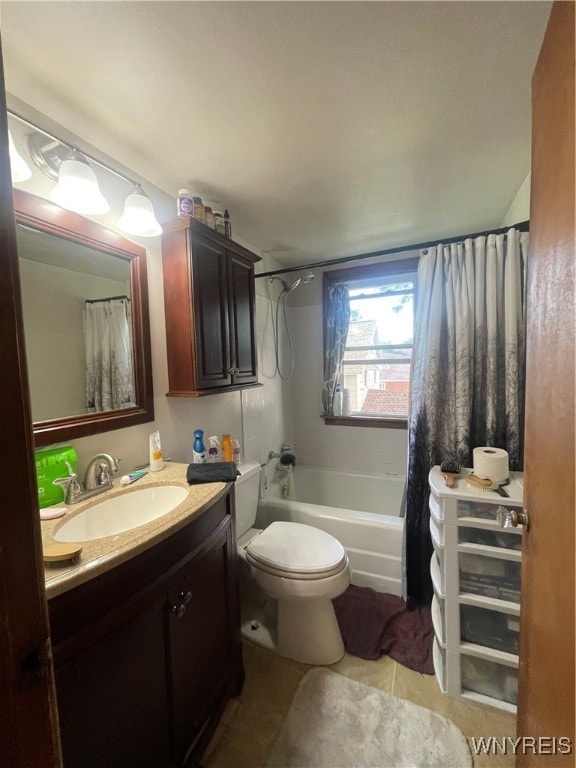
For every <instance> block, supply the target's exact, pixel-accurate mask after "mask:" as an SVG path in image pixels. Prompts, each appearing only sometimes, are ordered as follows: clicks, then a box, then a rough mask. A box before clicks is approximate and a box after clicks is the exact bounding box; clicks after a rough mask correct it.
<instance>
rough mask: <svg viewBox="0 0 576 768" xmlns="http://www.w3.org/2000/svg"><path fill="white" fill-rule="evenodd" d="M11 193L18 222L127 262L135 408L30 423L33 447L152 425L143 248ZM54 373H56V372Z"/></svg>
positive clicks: (39, 201)
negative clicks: (115, 430) (32, 431)
mask: <svg viewBox="0 0 576 768" xmlns="http://www.w3.org/2000/svg"><path fill="white" fill-rule="evenodd" d="M13 193H14V214H15V217H16V222H17V223H18V224H23V225H25V226H27V227H31V228H32V229H36V230H38V231H40V232H46V233H47V234H50V235H55V236H56V237H62V238H64V239H66V240H70V241H72V242H77V243H79V244H82V245H85V246H88V247H91V248H94V249H96V250H99V251H102V252H103V253H107V254H111V255H113V256H117V257H118V258H120V259H124V260H125V261H128V262H129V265H130V298H131V302H132V340H133V356H134V385H135V392H136V407H134V408H125V409H122V410H115V411H101V412H97V413H84V414H77V415H73V416H63V417H60V418H57V419H50V420H47V421H39V422H35V423H34V425H33V427H34V444H35V446H36V447H40V446H44V445H49V444H51V443H60V442H68V441H70V440H74V439H76V438H79V437H86V436H87V435H95V434H99V433H100V432H109V431H110V430H113V429H123V428H124V427H132V426H134V425H135V424H144V423H145V422H148V421H153V420H154V401H153V393H152V355H151V351H150V320H149V314H148V280H147V272H146V250H145V249H144V248H142V247H141V246H139V245H137V244H136V243H133V242H131V241H130V240H127V239H125V238H124V237H121V236H120V235H117V234H116V233H115V232H112V231H111V230H109V229H106V228H105V227H102V226H101V225H100V224H96V223H95V222H93V221H91V220H90V219H86V218H84V216H80V215H79V214H77V213H73V212H72V211H68V210H65V209H64V208H60V207H59V206H57V205H54V203H51V202H50V201H49V200H45V199H44V198H41V197H37V196H36V195H31V194H30V193H28V192H24V191H23V190H19V189H15V190H13ZM55 373H56V375H59V373H60V372H58V371H56V372H55Z"/></svg>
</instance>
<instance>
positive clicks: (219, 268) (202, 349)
mask: <svg viewBox="0 0 576 768" xmlns="http://www.w3.org/2000/svg"><path fill="white" fill-rule="evenodd" d="M192 251H193V261H192V295H193V301H194V311H193V322H194V342H195V344H194V347H195V365H196V377H195V378H196V387H197V388H198V389H210V388H211V387H223V386H226V385H229V384H231V383H232V372H231V370H230V368H231V361H230V360H231V355H230V332H229V326H230V314H229V309H228V291H227V263H228V257H227V255H226V252H225V251H224V249H223V248H221V247H219V246H217V245H214V244H213V243H211V242H209V241H207V240H205V239H204V238H202V237H196V238H195V239H194V241H193V245H192Z"/></svg>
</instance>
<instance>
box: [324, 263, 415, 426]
mask: <svg viewBox="0 0 576 768" xmlns="http://www.w3.org/2000/svg"><path fill="white" fill-rule="evenodd" d="M417 264H418V261H417V259H410V260H403V261H397V262H387V263H385V264H376V265H370V266H363V267H353V268H351V269H346V270H338V271H337V272H328V273H325V275H324V283H325V286H326V285H327V284H328V285H330V284H335V283H338V284H340V285H345V286H346V287H347V289H348V298H349V302H350V323H349V326H348V335H347V338H346V346H345V351H344V357H343V360H342V366H341V374H340V380H339V383H340V387H341V389H342V391H343V392H344V403H345V408H344V414H345V417H346V420H348V419H350V420H351V421H350V423H352V422H353V421H355V422H356V423H358V420H360V419H362V420H364V421H365V422H366V423H368V422H369V421H373V422H378V426H386V425H387V424H391V423H392V422H398V424H396V425H397V426H400V425H401V424H402V425H405V424H406V421H407V418H408V406H409V392H410V364H411V359H412V342H413V336H414V304H415V291H416V270H417ZM330 418H338V417H336V416H335V417H328V419H330ZM347 423H348V422H347Z"/></svg>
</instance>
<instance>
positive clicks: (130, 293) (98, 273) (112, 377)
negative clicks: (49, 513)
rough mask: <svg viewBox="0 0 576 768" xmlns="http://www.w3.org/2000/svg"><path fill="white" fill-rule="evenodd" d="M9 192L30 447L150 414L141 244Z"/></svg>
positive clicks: (115, 426)
mask: <svg viewBox="0 0 576 768" xmlns="http://www.w3.org/2000/svg"><path fill="white" fill-rule="evenodd" d="M13 195H14V211H15V214H16V222H17V227H16V229H17V239H18V254H19V261H20V282H21V293H22V309H23V313H22V314H23V330H24V335H25V339H26V354H27V358H28V376H29V384H30V394H31V397H30V399H31V410H32V421H33V423H34V443H35V445H36V447H40V446H43V445H50V444H53V443H59V442H65V441H71V440H75V439H76V438H79V437H85V436H87V435H96V434H99V433H102V432H110V430H113V429H123V428H125V427H132V426H134V425H136V424H144V423H146V422H150V421H153V420H154V400H153V393H152V361H151V350H150V322H149V317H148V280H147V270H146V251H145V250H144V249H143V248H142V247H141V246H140V245H137V244H136V243H134V242H132V241H130V240H127V239H126V238H124V237H122V236H121V235H118V234H117V233H116V232H113V231H111V230H109V229H106V228H105V227H102V226H101V225H100V224H97V223H96V222H93V221H91V220H90V219H87V218H86V217H84V216H80V215H78V214H76V213H72V212H71V211H67V210H65V209H63V208H60V207H59V206H57V205H54V204H53V203H51V202H50V201H48V200H46V199H44V198H40V197H37V196H36V195H31V194H30V193H28V192H24V191H22V190H18V189H15V190H13Z"/></svg>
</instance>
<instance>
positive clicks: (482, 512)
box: [457, 497, 522, 522]
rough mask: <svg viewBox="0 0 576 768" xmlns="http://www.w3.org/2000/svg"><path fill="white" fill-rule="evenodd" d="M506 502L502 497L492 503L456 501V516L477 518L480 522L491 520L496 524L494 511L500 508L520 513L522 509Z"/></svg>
mask: <svg viewBox="0 0 576 768" xmlns="http://www.w3.org/2000/svg"><path fill="white" fill-rule="evenodd" d="M506 501H507V500H506V499H503V498H502V497H498V500H494V501H492V502H485V501H470V500H464V499H458V502H457V515H458V517H477V518H479V519H480V520H493V521H494V522H496V510H497V509H498V507H500V506H502V507H506V508H507V509H515V510H516V511H517V512H521V511H522V507H521V506H518V504H507V503H506Z"/></svg>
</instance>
